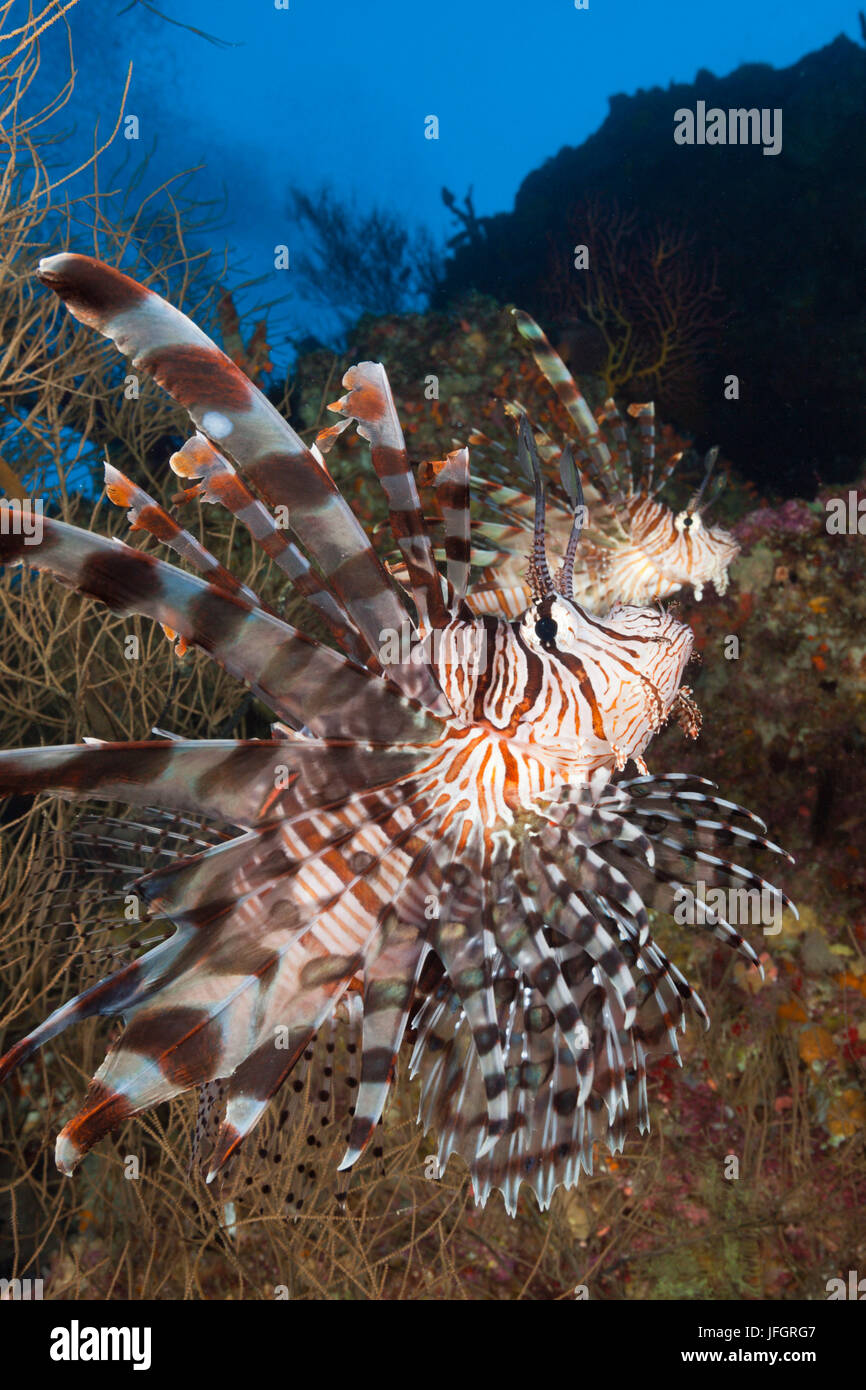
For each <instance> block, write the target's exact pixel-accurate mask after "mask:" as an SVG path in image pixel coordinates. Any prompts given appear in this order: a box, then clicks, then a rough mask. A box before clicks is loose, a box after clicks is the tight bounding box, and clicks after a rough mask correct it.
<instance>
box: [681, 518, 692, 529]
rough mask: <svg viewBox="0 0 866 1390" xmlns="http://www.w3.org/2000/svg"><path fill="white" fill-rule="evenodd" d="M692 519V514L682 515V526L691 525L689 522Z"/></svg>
mask: <svg viewBox="0 0 866 1390" xmlns="http://www.w3.org/2000/svg"><path fill="white" fill-rule="evenodd" d="M693 521H694V517H693V516H684V517H683V526H684V527H685V526H691V524H692V522H693Z"/></svg>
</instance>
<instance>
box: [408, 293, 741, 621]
mask: <svg viewBox="0 0 866 1390" xmlns="http://www.w3.org/2000/svg"><path fill="white" fill-rule="evenodd" d="M512 312H513V314H514V317H515V321H516V323H517V327H518V329H519V331H520V333H521V335H522V337H523V338H524V339H525V340H526V341H527V342H528V343H529V345H530V348H531V350H532V354H533V357H534V358H535V362H536V365H537V366H538V368H539V370H540V371H541V373H542V375H543V376H544V377H545V378H546V380H547V382H548V383H549V385H550V386H551V387H552V388H553V390H554V392H555V393H556V396H557V398H558V400H559V402H560V404H561V405H562V406H563V407H564V409H565V411H566V412H567V415H568V417H569V419H570V421H571V422H572V424H573V426H574V428H575V431H576V439H575V441H574V443H575V453H576V457H577V460H578V463H579V464H580V466H581V469H582V471H583V472H584V474H585V476H586V480H587V481H586V485H585V489H584V495H585V499H586V502H587V503H588V510H589V516H588V522H587V525H586V527H585V528H584V532H583V536H582V538H581V545H580V551H579V555H578V559H577V562H576V563H575V566H574V574H573V588H574V595H575V598H576V599H577V601H578V602H579V603H580V604H581V605H582V606H583V607H584V608H587V609H589V611H590V612H593V613H602V614H603V613H607V612H608V611H609V609H610V608H611V607H612V606H613V605H614V603H617V602H619V603H630V604H646V603H652V602H655V601H656V600H658V599H662V598H670V597H671V595H673V594H675V593H677V592H678V591H679V590H680V589H682V588H683V587H684V586H686V585H691V586H692V588H693V589H694V594H695V598H696V599H698V600H700V599H701V598H702V597H703V589H704V585H705V584H707V583H712V584H713V585H714V586H715V589H716V591H717V592H718V593H719V594H724V593H725V592H726V590H727V587H728V566H729V565H730V564H731V563H732V561H733V560H734V558H735V557H736V555H737V553H738V550H739V546H738V545H737V542H736V540H735V539H734V537H733V536H732V535H730V533H729V532H727V531H725V530H723V529H722V528H721V527H718V526H712V527H711V526H708V525H707V524H706V514H707V512H708V510H709V508H710V506H711V505H712V503H713V502H714V501H715V499H716V498H717V497H718V494H719V492H720V491H721V488H722V486H723V484H724V475H721V474H720V475H718V476H717V477H716V479H715V481H714V483H713V485H712V486H711V485H710V479H711V477H712V473H713V469H714V466H715V463H716V459H717V457H718V450H717V449H712V450H710V452H709V454H708V455H707V458H706V460H705V473H704V478H703V481H702V483H701V486H700V487H699V489H698V490H697V492H696V493H695V495H694V496H693V497H692V499H691V500H690V502H689V503H688V505H687V506H686V507H685V508H684V509H683V510H682V511H681V512H679V513H678V514H676V515H675V514H674V513H673V512H672V511H671V510H670V508H669V507H666V506H665V505H664V503H663V502H661V501H660V500H659V494H660V493H661V491H662V489H663V488H664V486H665V484H666V483H667V482H668V481H669V480H670V478H671V475H672V474H673V472H674V470H675V468H676V467H677V465H678V463H679V462H680V460H681V459H682V453H674V454H672V455H671V456H670V457H669V458H668V459H667V460H666V461H665V462H664V463H662V464H661V465H660V467H659V468H658V471H656V456H655V455H656V431H655V406H654V405H653V404H652V403H651V402H650V403H648V404H644V405H632V406H629V414H630V415H631V416H632V417H633V418H635V419H636V420H637V423H638V427H639V430H640V440H641V456H642V457H641V467H640V469H637V468H635V467H633V465H632V460H631V457H630V451H629V443H628V434H627V430H626V425H625V421H624V420H623V418H622V416H621V415H620V413H619V410H618V409H617V406H616V403H615V401H613V400H612V399H608V400H606V401H605V403H604V406H603V407H602V409H601V410H600V411H599V413H598V418H597V419H596V417H595V416H594V415H593V413H592V411H591V409H590V407H589V405H588V404H587V402H586V400H585V398H584V396H583V395H582V393H581V392H580V390H579V389H578V387H577V384H576V383H575V381H574V379H573V378H572V376H571V374H570V373H569V371H568V369H567V367H566V366H565V363H564V362H563V361H562V359H561V358H560V357H559V355H558V354H557V353H556V352H555V351H554V349H553V348H552V347H551V345H550V343H549V342H548V340H547V338H546V337H545V335H544V333H543V332H542V330H541V329H540V328H539V326H538V324H537V323H536V322H535V320H534V319H532V318H530V316H529V315H528V314H526V313H523V311H522V310H519V309H515V310H513V311H512ZM506 410H507V411H508V413H509V414H511V415H516V416H517V417H518V418H520V417H522V416H524V415H526V413H527V412H526V410H525V408H524V407H523V406H522V405H521V404H519V403H517V402H509V403H508V404H507V406H506ZM603 430H604V431H605V433H606V435H607V437H605V433H603ZM534 433H535V438H536V444H537V447H538V452H539V454H540V456H541V458H542V461H543V462H544V463H546V464H548V465H550V466H553V465H555V464H556V463H557V462H559V461H560V460H561V459H562V457H563V448H562V447H561V446H560V445H559V444H557V443H555V442H554V441H553V440H552V439H551V438H550V437H549V436H548V435H546V434H545V433H544V432H543V431H542V430H538V429H536V430H535V431H534ZM471 440H472V442H475V443H480V444H487V445H488V446H489V445H494V447H495V444H494V441H492V440H490V439H488V438H486V436H485V435H484V434H483V433H482V432H480V431H476V432H475V433H474V434H473V435H472V436H471ZM499 447H500V448H502V446H501V445H500V446H499ZM569 448H570V446H569ZM430 480H431V481H435V479H433V478H432V477H431V479H430ZM473 482H474V484H475V486H476V488H477V490H478V492H479V494H480V495H481V497H482V499H483V500H484V502H486V504H487V509H488V512H489V513H491V514H492V516H491V517H490V519H486V520H484V521H479V522H478V523H474V524H473V541H474V544H473V552H472V561H473V564H475V565H478V566H482V567H485V569H486V572H487V575H490V576H492V577H490V578H486V582H484V583H480V584H476V585H475V586H474V588H473V592H472V593H471V595H470V596H469V604H470V607H471V608H472V610H473V612H475V613H496V614H499V615H500V616H502V617H506V618H515V617H518V616H519V615H520V614H521V613H522V612H523V611H524V610H525V608H526V606H527V604H528V603H529V602H530V598H531V593H530V587H529V584H528V583H527V582H526V576H525V561H524V554H525V551H526V548H527V545H528V543H529V542H530V541H531V536H532V530H533V509H534V503H533V499H532V497H531V496H528V495H527V494H526V493H525V492H523V491H521V490H520V489H519V488H516V487H515V486H514V485H513V483H512V481H511V479H510V478H509V477H507V476H506V477H504V478H503V479H502V481H499V482H498V481H497V480H496V479H494V478H492V477H491V476H490V475H489V473H488V476H487V477H484V478H480V477H476V478H473ZM551 500H552V501H553V505H552V506H551V507H550V508H549V517H548V536H549V540H550V543H551V546H552V548H553V549H554V550H555V551H556V552H558V553H562V552H564V550H565V548H566V545H567V543H568V537H569V534H570V531H571V525H572V513H571V508H570V507H569V505H568V497H567V493H566V491H565V490H564V488H563V487H562V486H560V484H559V481H558V480H557V481H555V482H553V489H552V499H551Z"/></svg>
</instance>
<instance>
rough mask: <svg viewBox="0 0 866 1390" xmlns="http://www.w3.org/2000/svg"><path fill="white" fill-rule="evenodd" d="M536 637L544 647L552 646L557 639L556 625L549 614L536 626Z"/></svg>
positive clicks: (540, 619) (539, 620)
mask: <svg viewBox="0 0 866 1390" xmlns="http://www.w3.org/2000/svg"><path fill="white" fill-rule="evenodd" d="M535 635H536V637H537V638H538V640H539V642H540V643H541V645H542V646H543V647H548V646H552V645H553V642H554V641H555V639H556V623H555V621H554V619H553V618H551V616H550V614H549V613H548V614H547V616H546V617H545V618H539V619H538V622H537V623H536V624H535Z"/></svg>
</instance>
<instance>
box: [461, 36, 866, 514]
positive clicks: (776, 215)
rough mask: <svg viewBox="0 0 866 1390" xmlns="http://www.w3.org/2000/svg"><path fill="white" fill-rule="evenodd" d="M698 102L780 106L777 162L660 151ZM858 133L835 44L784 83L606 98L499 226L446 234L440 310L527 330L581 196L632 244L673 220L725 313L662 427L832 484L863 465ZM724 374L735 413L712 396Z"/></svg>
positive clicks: (864, 236)
mask: <svg viewBox="0 0 866 1390" xmlns="http://www.w3.org/2000/svg"><path fill="white" fill-rule="evenodd" d="M698 101H704V102H705V103H706V105H707V108H710V107H721V108H722V109H723V110H725V111H727V110H729V109H731V108H744V107H745V108H752V107H757V108H759V109H761V108H768V109H770V110H773V109H776V108H781V110H782V113H783V116H782V122H783V125H782V149H781V152H780V153H778V154H777V155H765V154H764V153H763V150H762V147H761V145H760V144H754V145H747V146H743V145H713V146H711V145H697V144H696V145H691V146H686V145H678V144H676V143H675V141H674V113H675V112H676V111H677V110H679V109H681V108H684V107H685V108H690V109H691V110H693V111H694V110H695V108H696V104H697V102H698ZM864 129H866V50H864V49H863V48H861V47H859V46H858V45H857V44H855V43H852V42H851V41H850V40H849V39H847V38H844V37H840V38H838V39H836V40H835V41H834V42H833V43H831V44H829V45H828V46H827V47H826V48H823V49H821V50H819V51H818V52H816V53H811V54H808V55H807V56H806V57H804V58H802V59H801V60H800V61H799V62H797V63H795V64H794V65H793V66H792V67H789V68H785V69H782V70H776V69H774V68H772V67H770V66H765V65H763V64H748V65H744V66H743V67H740V68H738V69H737V70H736V71H735V72H733V73H731V74H730V76H728V77H723V78H719V77H715V76H714V75H713V74H712V73H711V72H709V71H706V70H703V69H702V70H701V71H700V72H699V73H698V74H697V77H696V79H695V82H694V83H693V84H691V85H685V84H673V85H671V86H670V87H669V88H668V89H667V90H662V89H661V88H653V89H652V90H650V91H639V92H638V93H637V94H636V95H635V96H631V97H628V96H614V97H612V98H611V102H610V113H609V115H608V117H607V119H606V120H605V122H604V123H603V125H602V126H601V128H600V129H599V130H598V131H597V132H596V133H595V134H594V135H592V136H590V138H589V139H588V140H586V141H585V142H584V144H583V145H581V146H580V147H578V148H572V147H565V148H563V149H562V150H560V152H559V153H558V154H557V155H555V156H554V157H553V158H551V159H549V160H547V161H546V163H545V164H543V165H542V166H541V168H539V169H537V170H535V171H534V172H533V173H531V174H530V175H529V176H528V177H527V178H526V179H525V180H524V182H523V184H522V185H521V187H520V189H519V190H518V193H517V197H516V199H515V205H514V211H513V212H510V213H500V214H498V215H497V216H494V217H485V218H479V219H475V221H474V222H473V231H474V232H475V235H473V236H469V235H468V233H466V231H465V226H464V234H463V235H461V234H460V231H459V229H458V234H457V235H456V236H455V238H454V239H453V242H452V256H451V258H450V260H449V262H448V263H447V267H446V275H445V280H444V284H443V287H442V290H441V292H440V294H439V296H438V303H439V304H440V305H442V304H444V303H447V302H448V300H449V299H450V298H452V297H454V296H455V295H457V294H459V293H462V292H463V291H465V290H466V289H467V288H470V287H471V288H474V289H477V290H480V291H482V292H484V293H487V294H490V295H493V296H495V297H496V298H498V299H499V300H500V301H512V302H517V303H519V304H521V305H522V306H523V307H524V308H526V309H528V310H529V312H531V313H535V314H538V315H539V316H540V317H542V319H543V317H544V314H543V310H544V296H543V284H542V280H543V275H544V270H545V261H546V259H547V256H548V248H549V245H550V238H551V236H553V237H559V236H561V237H562V238H563V243H564V244H565V245H570V241H569V238H570V237H571V229H570V227H569V225H568V210H569V209H570V208H573V207H574V206H575V204H576V203H578V202H579V200H581V199H586V198H588V197H592V196H594V195H598V196H603V197H606V198H608V199H615V200H616V201H617V202H618V203H619V205H620V206H621V207H623V208H624V209H632V208H633V209H635V210H636V212H637V214H638V217H639V218H640V221H641V223H642V224H643V225H645V227H646V228H647V230H651V229H652V227H653V226H655V225H657V224H658V223H659V222H662V221H664V222H668V223H669V222H670V221H671V220H672V219H676V218H678V219H680V220H681V221H682V223H683V225H684V226H685V227H686V228H688V229H689V230H690V231H692V232H693V233H694V234H695V238H696V241H695V246H696V248H697V251H698V254H703V255H705V256H711V255H713V254H715V255H716V257H717V262H718V283H719V286H720V288H721V290H722V292H723V296H724V300H723V305H722V308H723V311H724V313H723V321H722V323H721V324H720V326H719V330H718V334H717V335H716V339H715V342H714V344H713V345H712V346H710V347H709V348H708V349H707V352H706V363H705V365H706V372H705V381H706V388H705V391H704V393H703V395H702V396H701V398H700V399H698V400H696V401H694V402H690V403H689V404H688V405H675V404H674V403H673V402H672V403H670V404H669V405H668V411H667V418H669V419H670V420H671V421H672V422H673V423H675V424H676V425H677V426H678V427H680V428H682V429H685V430H688V431H691V432H692V433H694V434H695V436H696V442H697V444H698V446H699V447H704V446H707V445H709V444H712V443H718V444H720V445H721V446H722V449H723V451H724V453H725V454H727V455H728V456H729V457H730V458H732V459H734V460H735V461H736V463H737V466H738V467H739V468H740V469H741V470H742V471H743V472H744V473H746V474H747V475H749V476H750V477H752V478H753V479H754V481H755V482H757V483H759V484H760V485H762V486H764V487H766V488H773V489H775V490H777V491H778V492H780V493H783V494H789V495H790V494H794V493H797V492H806V493H808V494H810V493H811V491H812V490H813V488H814V483H815V477H816V474H817V475H819V476H820V477H822V478H836V479H839V480H842V481H844V480H848V479H850V478H851V477H853V476H854V474H855V473H856V472H857V471H858V469H859V466H860V464H861V463H862V460H863V458H864V456H866V141H864ZM464 221H465V219H464ZM550 326H551V327H553V328H554V329H555V327H556V325H550ZM574 365H575V367H576V368H577V369H580V366H581V364H580V363H575V364H574ZM728 374H735V375H736V376H737V377H738V378H739V391H740V397H739V400H736V401H734V400H726V399H725V397H724V378H725V377H726V375H728ZM665 404H666V403H665V401H664V399H663V397H662V398H661V399H660V401H659V408H660V409H661V410H662V411H664V410H665Z"/></svg>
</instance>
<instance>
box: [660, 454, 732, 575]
mask: <svg viewBox="0 0 866 1390" xmlns="http://www.w3.org/2000/svg"><path fill="white" fill-rule="evenodd" d="M718 456H719V451H718V449H711V450H710V451H709V453H708V454H707V456H706V460H705V471H704V478H703V482H702V483H701V485H700V487H699V488H698V491H697V492H696V493H695V495H694V497H692V499H691V501H690V502H689V504H688V506H687V507H685V508H684V509H683V510H682V511H681V512H680V513H679V514H678V515H677V516H675V517H674V521H673V526H674V534H675V540H674V545H673V546H672V547H671V549H670V552H669V554H668V555H666V557H665V564H664V569H665V573H666V576H667V577H668V578H669V579H671V580H672V581H674V582H676V583H678V584H691V585H692V587H693V589H694V591H695V597H696V598H697V599H698V600H700V598H701V597H702V591H703V586H704V584H708V583H712V584H713V585H714V586H715V589H716V592H717V593H718V594H724V593H725V592H726V590H727V587H728V566H729V565H731V564H732V563H733V561H734V560H735V559H736V557H737V555H738V554H739V550H740V547H739V545H738V543H737V541H736V540H735V539H734V537H733V536H732V535H731V533H730V531H726V530H725V529H724V528H723V527H722V526H709V525H708V524H707V520H706V518H707V513H708V512H709V510H710V508H711V507H712V505H713V503H714V502H715V501H716V499H717V497H718V496H719V493H720V492H721V490H722V488H723V487H724V485H725V477H724V474H717V476H716V478H715V481H714V483H713V486H712V487H711V488H710V487H708V484H709V482H710V478H711V476H712V473H713V469H714V467H715V464H716V459H717V458H718Z"/></svg>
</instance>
